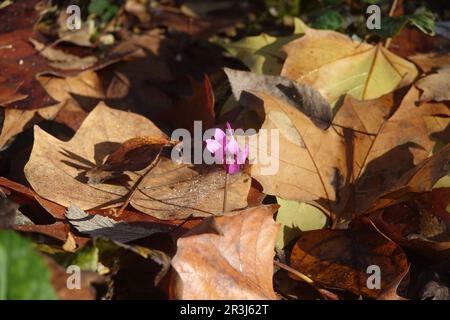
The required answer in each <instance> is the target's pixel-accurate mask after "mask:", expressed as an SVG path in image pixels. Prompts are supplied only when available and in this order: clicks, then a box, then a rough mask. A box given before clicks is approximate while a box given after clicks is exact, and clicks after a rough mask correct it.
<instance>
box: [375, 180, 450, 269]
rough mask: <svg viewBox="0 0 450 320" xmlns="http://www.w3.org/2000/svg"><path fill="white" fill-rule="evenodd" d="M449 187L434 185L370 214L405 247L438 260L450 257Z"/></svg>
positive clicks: (391, 236)
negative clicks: (416, 194)
mask: <svg viewBox="0 0 450 320" xmlns="http://www.w3.org/2000/svg"><path fill="white" fill-rule="evenodd" d="M449 199H450V188H439V189H433V190H432V191H431V192H426V193H423V194H420V195H419V196H417V197H414V198H413V199H411V200H408V201H405V202H402V203H399V204H397V205H395V206H390V207H387V208H385V209H383V210H380V211H376V212H374V213H371V214H370V215H369V218H370V219H371V220H372V222H373V223H374V224H375V225H376V226H377V228H378V229H379V230H380V231H381V232H383V234H384V235H386V236H387V237H389V238H390V239H392V241H394V242H396V243H397V244H399V245H400V246H402V247H403V248H405V249H409V250H411V251H413V252H416V253H418V254H420V255H422V256H425V257H426V258H429V259H433V260H436V261H439V260H446V259H448V258H449V257H450V214H449V213H448V211H447V210H448V209H447V208H448V205H449V203H450V200H449Z"/></svg>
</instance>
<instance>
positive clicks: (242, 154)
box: [236, 144, 249, 164]
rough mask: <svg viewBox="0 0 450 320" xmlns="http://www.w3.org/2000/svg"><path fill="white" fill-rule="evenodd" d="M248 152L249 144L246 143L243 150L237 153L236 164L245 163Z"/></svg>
mask: <svg viewBox="0 0 450 320" xmlns="http://www.w3.org/2000/svg"><path fill="white" fill-rule="evenodd" d="M248 153H249V146H248V144H247V145H246V146H245V149H244V151H240V150H239V152H238V154H237V157H236V158H237V163H238V164H244V163H245V159H247V157H248Z"/></svg>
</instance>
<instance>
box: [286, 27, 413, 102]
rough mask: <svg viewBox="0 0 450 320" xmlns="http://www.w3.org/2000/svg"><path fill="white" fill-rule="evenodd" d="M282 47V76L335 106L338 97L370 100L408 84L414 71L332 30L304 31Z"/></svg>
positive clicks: (387, 53)
mask: <svg viewBox="0 0 450 320" xmlns="http://www.w3.org/2000/svg"><path fill="white" fill-rule="evenodd" d="M304 32H305V35H304V36H303V37H302V38H300V39H298V40H294V41H292V42H290V43H288V44H287V45H285V46H284V50H285V52H286V54H287V58H286V61H285V63H284V66H283V70H282V72H281V75H282V76H285V77H287V78H290V79H293V80H297V81H298V82H300V83H302V84H308V85H311V86H313V87H314V88H316V89H317V90H319V92H320V93H322V95H323V96H324V97H325V98H326V99H327V101H328V102H330V104H331V105H335V104H336V103H337V102H338V100H339V99H340V97H341V96H343V95H344V94H350V95H351V96H353V97H355V98H357V99H361V100H366V99H374V98H378V97H380V96H382V95H383V94H387V93H389V92H391V91H394V90H395V89H397V88H400V87H403V86H406V85H409V84H411V83H412V82H413V80H414V79H415V78H416V76H417V73H418V72H417V69H416V67H415V66H414V64H412V63H411V62H408V61H406V60H404V59H402V58H400V57H398V56H396V55H395V54H393V53H392V52H390V51H389V50H387V49H386V48H384V47H383V46H382V45H377V46H373V45H370V44H367V43H361V42H358V41H355V40H352V39H351V38H349V37H347V36H346V35H343V34H340V33H338V32H334V31H324V30H314V29H311V28H306V29H305V30H304Z"/></svg>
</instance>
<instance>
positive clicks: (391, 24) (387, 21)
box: [374, 10, 436, 38]
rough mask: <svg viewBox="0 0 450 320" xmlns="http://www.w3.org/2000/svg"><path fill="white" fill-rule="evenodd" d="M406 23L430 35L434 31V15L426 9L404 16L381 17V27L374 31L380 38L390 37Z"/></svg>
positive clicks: (432, 34) (433, 33)
mask: <svg viewBox="0 0 450 320" xmlns="http://www.w3.org/2000/svg"><path fill="white" fill-rule="evenodd" d="M408 24H409V25H412V26H414V27H416V28H418V29H419V30H420V31H422V32H423V33H425V34H428V35H431V36H434V35H435V33H436V32H435V23H434V15H433V13H431V12H430V11H426V10H425V11H420V12H416V13H414V14H409V15H404V16H396V17H382V18H381V29H380V30H375V31H374V32H375V34H377V35H378V36H380V37H382V38H392V37H394V36H396V35H397V34H398V33H399V32H400V31H401V30H402V29H403V28H404V27H405V26H406V25H408Z"/></svg>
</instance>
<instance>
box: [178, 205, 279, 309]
mask: <svg viewBox="0 0 450 320" xmlns="http://www.w3.org/2000/svg"><path fill="white" fill-rule="evenodd" d="M276 209H277V206H276V205H270V206H260V207H255V208H252V209H248V210H244V211H241V212H239V213H237V214H236V215H233V216H229V217H216V218H208V219H207V220H205V221H204V223H203V224H201V225H199V226H198V227H196V228H194V229H192V230H191V232H190V233H189V234H187V235H186V236H184V237H182V238H180V239H178V243H177V247H178V249H177V254H176V255H175V257H174V258H173V259H172V267H173V268H174V269H175V271H176V276H175V277H174V280H173V283H172V286H171V291H172V294H173V297H174V298H177V299H212V300H215V299H228V300H230V299H277V296H276V294H275V292H274V291H273V286H272V277H273V256H274V246H275V237H276V234H277V232H278V225H277V224H276V223H275V222H274V221H273V214H274V212H275V211H276Z"/></svg>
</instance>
